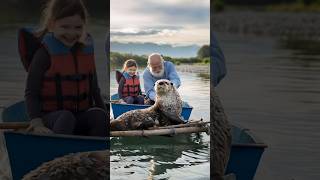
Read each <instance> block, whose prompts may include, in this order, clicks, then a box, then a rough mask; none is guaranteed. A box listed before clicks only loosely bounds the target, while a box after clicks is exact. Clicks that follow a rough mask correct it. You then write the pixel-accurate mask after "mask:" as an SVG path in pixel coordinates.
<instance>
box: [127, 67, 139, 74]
mask: <svg viewBox="0 0 320 180" xmlns="http://www.w3.org/2000/svg"><path fill="white" fill-rule="evenodd" d="M126 71H127V72H128V74H129V75H130V76H133V75H135V74H136V71H137V67H135V66H131V67H128V68H127V70H126Z"/></svg>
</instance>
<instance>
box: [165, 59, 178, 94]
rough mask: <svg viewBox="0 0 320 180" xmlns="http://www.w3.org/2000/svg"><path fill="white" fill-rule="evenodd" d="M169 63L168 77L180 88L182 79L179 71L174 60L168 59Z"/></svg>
mask: <svg viewBox="0 0 320 180" xmlns="http://www.w3.org/2000/svg"><path fill="white" fill-rule="evenodd" d="M167 63H168V66H167V68H168V69H167V70H168V72H169V75H168V76H169V77H168V78H169V80H170V81H171V82H172V83H173V85H174V86H175V87H176V88H179V87H180V85H181V81H180V77H179V75H178V73H177V70H176V68H175V66H174V64H173V63H172V62H169V61H167Z"/></svg>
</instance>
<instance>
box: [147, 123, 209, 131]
mask: <svg viewBox="0 0 320 180" xmlns="http://www.w3.org/2000/svg"><path fill="white" fill-rule="evenodd" d="M209 123H210V122H190V123H186V124H177V125H171V126H161V127H152V128H149V130H154V129H168V128H182V127H197V126H205V125H206V124H209Z"/></svg>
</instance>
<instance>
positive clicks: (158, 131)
mask: <svg viewBox="0 0 320 180" xmlns="http://www.w3.org/2000/svg"><path fill="white" fill-rule="evenodd" d="M207 130H208V128H207V127H182V128H167V129H154V130H133V131H111V132H110V136H112V137H116V136H118V137H120V136H122V137H124V136H160V135H176V134H187V133H195V132H207Z"/></svg>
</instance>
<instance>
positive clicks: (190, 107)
mask: <svg viewBox="0 0 320 180" xmlns="http://www.w3.org/2000/svg"><path fill="white" fill-rule="evenodd" d="M185 103H187V102H185ZM110 104H111V105H113V104H117V105H122V106H138V107H146V108H147V107H151V105H146V104H121V103H114V102H110ZM187 104H188V106H182V108H183V109H193V107H192V106H191V105H189V103H187Z"/></svg>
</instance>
